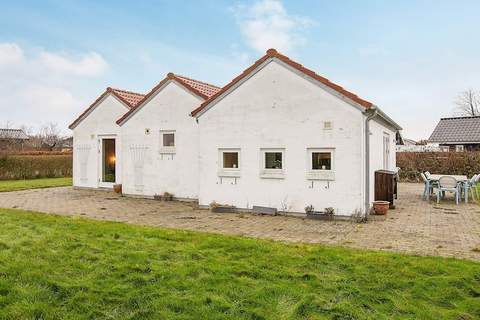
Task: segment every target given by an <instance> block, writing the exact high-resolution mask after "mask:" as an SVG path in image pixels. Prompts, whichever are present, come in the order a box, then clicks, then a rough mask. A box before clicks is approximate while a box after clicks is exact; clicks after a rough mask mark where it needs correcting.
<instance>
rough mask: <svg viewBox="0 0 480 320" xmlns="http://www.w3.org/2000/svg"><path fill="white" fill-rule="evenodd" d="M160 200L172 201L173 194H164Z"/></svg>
mask: <svg viewBox="0 0 480 320" xmlns="http://www.w3.org/2000/svg"><path fill="white" fill-rule="evenodd" d="M162 200H163V201H172V200H173V194H171V193H169V192H164V193H163V195H162Z"/></svg>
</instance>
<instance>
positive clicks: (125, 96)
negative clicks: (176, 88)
mask: <svg viewBox="0 0 480 320" xmlns="http://www.w3.org/2000/svg"><path fill="white" fill-rule="evenodd" d="M110 93H111V94H113V95H114V96H115V97H117V98H118V99H119V100H120V101H122V102H123V103H124V104H125V105H126V106H127V108H128V109H132V108H133V107H135V106H136V105H137V104H138V103H139V102H140V101H141V100H142V99H143V97H144V96H145V95H143V94H141V93H136V92H131V91H126V90H121V89H113V88H110V87H108V88H107V90H105V91H104V92H103V93H102V94H101V95H100V97H98V98H97V100H95V101H94V102H93V103H92V104H91V105H90V106H89V107H88V108H87V109H86V110H85V111H84V112H82V114H81V115H80V116H78V118H77V119H75V121H73V122H72V123H71V124H70V125H69V126H68V128H69V129H73V128H75V127H76V126H77V125H78V124H79V123H80V122H81V121H82V120H83V119H84V118H85V117H86V116H87V115H88V113H90V111H92V110H93V109H94V108H95V107H96V105H97V103H99V102H100V101H101V100H102V99H103V98H104V97H105V96H106V95H108V94H110Z"/></svg>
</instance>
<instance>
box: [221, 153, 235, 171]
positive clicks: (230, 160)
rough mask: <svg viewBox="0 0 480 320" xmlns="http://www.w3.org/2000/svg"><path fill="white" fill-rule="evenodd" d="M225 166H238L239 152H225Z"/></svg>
mask: <svg viewBox="0 0 480 320" xmlns="http://www.w3.org/2000/svg"><path fill="white" fill-rule="evenodd" d="M223 167H224V168H238V152H224V153H223Z"/></svg>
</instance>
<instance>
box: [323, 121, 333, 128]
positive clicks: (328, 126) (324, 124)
mask: <svg viewBox="0 0 480 320" xmlns="http://www.w3.org/2000/svg"><path fill="white" fill-rule="evenodd" d="M332 129H333V123H332V121H324V122H323V130H332Z"/></svg>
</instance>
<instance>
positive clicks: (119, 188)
mask: <svg viewBox="0 0 480 320" xmlns="http://www.w3.org/2000/svg"><path fill="white" fill-rule="evenodd" d="M113 191H114V192H115V193H122V185H121V184H120V183H119V184H114V185H113Z"/></svg>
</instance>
